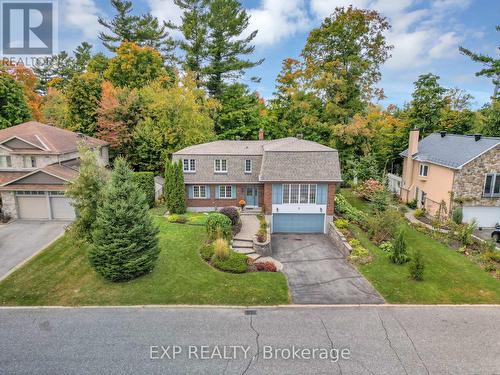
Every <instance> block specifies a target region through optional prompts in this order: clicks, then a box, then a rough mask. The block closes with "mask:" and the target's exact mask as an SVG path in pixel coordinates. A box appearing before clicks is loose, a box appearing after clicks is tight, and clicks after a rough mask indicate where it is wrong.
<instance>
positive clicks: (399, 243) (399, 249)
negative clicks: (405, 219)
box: [389, 231, 408, 264]
mask: <svg viewBox="0 0 500 375" xmlns="http://www.w3.org/2000/svg"><path fill="white" fill-rule="evenodd" d="M406 248H407V246H406V239H405V234H404V231H399V233H398V235H397V237H396V239H395V240H394V243H393V246H392V254H391V255H390V257H389V259H390V260H391V262H392V263H395V264H403V263H406V262H408V255H407V253H406Z"/></svg>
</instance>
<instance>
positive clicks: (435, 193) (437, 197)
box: [401, 159, 455, 215]
mask: <svg viewBox="0 0 500 375" xmlns="http://www.w3.org/2000/svg"><path fill="white" fill-rule="evenodd" d="M407 163H408V159H405V160H404V166H403V186H402V187H403V190H402V192H401V198H402V199H403V201H405V202H408V201H412V200H413V199H415V198H416V195H415V194H416V188H417V187H418V188H419V189H420V190H421V191H424V192H425V193H427V203H426V207H425V208H426V209H427V211H428V212H429V214H431V215H433V214H434V213H435V212H436V210H437V209H438V208H439V203H440V202H441V201H444V202H445V203H446V209H447V212H448V213H449V212H450V206H451V205H450V202H451V196H450V192H451V191H452V189H453V181H454V174H455V173H454V170H453V169H450V168H446V167H442V166H440V165H436V164H431V163H420V162H417V161H413V162H412V164H413V165H412V167H411V168H410V169H409V170H411V173H408V172H407ZM421 164H426V165H428V166H429V172H428V176H427V177H421V176H419V171H420V165H421Z"/></svg>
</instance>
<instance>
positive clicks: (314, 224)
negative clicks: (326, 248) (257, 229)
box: [272, 214, 325, 233]
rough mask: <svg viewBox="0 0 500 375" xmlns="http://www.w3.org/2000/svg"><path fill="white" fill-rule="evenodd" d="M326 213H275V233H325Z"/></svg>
mask: <svg viewBox="0 0 500 375" xmlns="http://www.w3.org/2000/svg"><path fill="white" fill-rule="evenodd" d="M324 228H325V214H273V226H272V229H273V232H274V233H324Z"/></svg>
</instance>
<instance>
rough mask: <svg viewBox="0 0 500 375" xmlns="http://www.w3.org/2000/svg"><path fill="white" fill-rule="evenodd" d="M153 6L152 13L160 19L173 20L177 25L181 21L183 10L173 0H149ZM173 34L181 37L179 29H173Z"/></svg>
mask: <svg viewBox="0 0 500 375" xmlns="http://www.w3.org/2000/svg"><path fill="white" fill-rule="evenodd" d="M147 3H148V5H149V7H150V8H151V14H152V15H153V16H155V17H156V18H158V19H159V20H160V21H166V22H168V21H171V22H172V23H174V24H175V25H179V24H180V23H181V17H182V10H181V8H179V7H178V6H177V5H175V4H174V1H173V0H147ZM170 33H171V34H173V35H175V36H177V37H180V36H181V33H180V32H179V31H175V30H174V31H171V32H170Z"/></svg>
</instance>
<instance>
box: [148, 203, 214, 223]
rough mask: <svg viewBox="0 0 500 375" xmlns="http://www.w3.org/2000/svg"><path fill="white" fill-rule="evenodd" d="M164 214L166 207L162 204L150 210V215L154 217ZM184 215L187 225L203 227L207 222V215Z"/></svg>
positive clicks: (187, 213)
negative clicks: (187, 219)
mask: <svg viewBox="0 0 500 375" xmlns="http://www.w3.org/2000/svg"><path fill="white" fill-rule="evenodd" d="M166 212H167V206H166V205H165V204H162V205H160V206H157V207H154V208H152V209H151V213H152V214H153V215H156V216H165V214H166ZM184 215H185V216H187V217H188V218H189V221H188V223H189V224H195V225H196V224H200V225H203V224H205V221H206V220H207V213H205V212H186V213H185V214H184Z"/></svg>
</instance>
